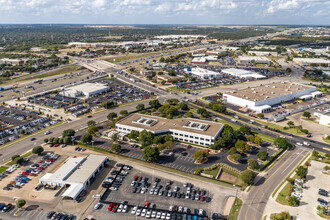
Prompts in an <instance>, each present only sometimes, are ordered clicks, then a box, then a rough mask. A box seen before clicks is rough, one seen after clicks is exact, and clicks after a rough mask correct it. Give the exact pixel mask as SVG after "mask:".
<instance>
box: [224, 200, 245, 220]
mask: <svg viewBox="0 0 330 220" xmlns="http://www.w3.org/2000/svg"><path fill="white" fill-rule="evenodd" d="M242 204H243V202H242V200H240V199H239V198H236V199H235V202H234V204H233V206H232V207H231V209H230V213H229V217H228V220H236V219H237V218H238V214H239V210H240V209H241V207H242Z"/></svg>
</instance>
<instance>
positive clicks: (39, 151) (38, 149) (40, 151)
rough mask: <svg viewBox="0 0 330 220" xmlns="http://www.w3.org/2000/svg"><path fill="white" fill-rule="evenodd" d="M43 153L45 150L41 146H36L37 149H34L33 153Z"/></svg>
mask: <svg viewBox="0 0 330 220" xmlns="http://www.w3.org/2000/svg"><path fill="white" fill-rule="evenodd" d="M42 152H44V148H43V147H41V146H35V147H34V148H33V149H32V153H33V154H38V155H41V153H42Z"/></svg>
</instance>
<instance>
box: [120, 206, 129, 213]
mask: <svg viewBox="0 0 330 220" xmlns="http://www.w3.org/2000/svg"><path fill="white" fill-rule="evenodd" d="M127 209H128V206H127V205H124V207H123V210H122V211H121V212H125V213H126V212H127Z"/></svg>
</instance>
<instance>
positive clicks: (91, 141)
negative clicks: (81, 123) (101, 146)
mask: <svg viewBox="0 0 330 220" xmlns="http://www.w3.org/2000/svg"><path fill="white" fill-rule="evenodd" d="M91 142H92V148H93V150H94V141H91Z"/></svg>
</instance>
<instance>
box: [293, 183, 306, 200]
mask: <svg viewBox="0 0 330 220" xmlns="http://www.w3.org/2000/svg"><path fill="white" fill-rule="evenodd" d="M303 188H305V185H304V180H302V179H295V180H294V184H293V191H292V192H291V195H290V196H291V197H296V198H297V199H298V200H300V199H301V196H302V195H301V193H302V192H303Z"/></svg>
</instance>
